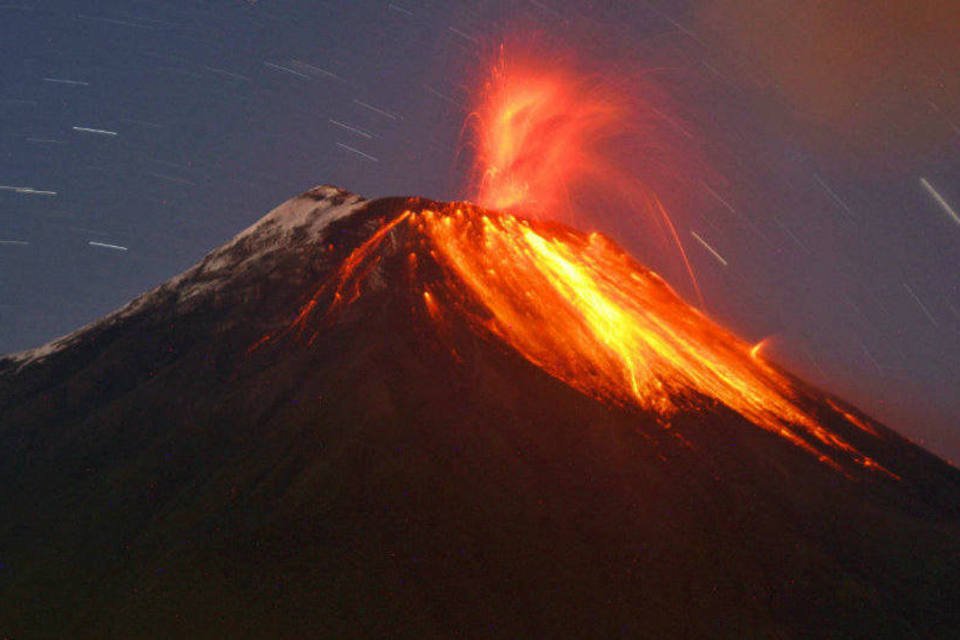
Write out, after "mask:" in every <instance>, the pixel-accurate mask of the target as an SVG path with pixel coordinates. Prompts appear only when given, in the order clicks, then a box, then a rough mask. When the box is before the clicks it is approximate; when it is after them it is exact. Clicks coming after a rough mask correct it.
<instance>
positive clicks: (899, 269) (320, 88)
mask: <svg viewBox="0 0 960 640" xmlns="http://www.w3.org/2000/svg"><path fill="white" fill-rule="evenodd" d="M823 4H830V5H833V6H830V7H824V6H821V5H823ZM880 4H881V3H862V2H838V3H818V2H814V1H813V0H802V1H800V2H787V1H786V0H763V1H761V0H740V1H736V2H735V1H733V0H699V1H693V0H688V1H682V2H681V1H677V0H670V1H666V0H651V2H649V3H645V2H633V1H630V2H628V1H625V0H624V1H621V2H594V3H590V2H567V1H563V0H526V1H519V0H518V1H516V2H504V1H497V0H480V1H477V2H442V1H439V0H437V1H433V0H426V1H425V0H398V1H397V2H369V1H353V2H347V1H342V2H311V1H288V2H265V1H263V2H226V1H225V2H162V3H157V2H134V1H124V2H119V1H114V2H111V1H101V2H85V1H78V0H70V1H68V2H67V1H49V2H33V1H31V0H22V1H20V2H18V1H17V0H11V1H10V2H8V3H4V4H0V53H2V56H0V353H5V352H12V351H17V350H21V349H25V348H29V347H33V346H37V345H39V344H41V343H43V342H46V341H48V340H50V339H52V338H54V337H57V336H59V335H62V334H64V333H68V332H70V331H72V330H74V329H76V328H77V327H79V326H81V325H83V324H85V323H87V322H90V321H92V320H95V319H96V318H98V317H100V316H102V315H104V314H105V313H107V312H109V311H111V310H113V309H115V308H117V307H119V306H121V305H123V304H124V303H125V302H126V301H128V300H129V299H131V298H132V297H134V296H136V295H137V294H139V293H141V292H143V291H144V290H147V289H149V288H152V287H154V286H156V285H157V284H159V283H160V282H162V281H164V280H166V279H167V278H169V277H171V276H173V275H175V274H177V273H179V272H181V271H183V270H184V269H186V268H187V267H189V266H190V265H192V264H193V263H195V262H196V261H197V260H199V259H200V258H201V257H202V256H203V255H204V254H206V253H207V252H208V251H210V250H211V249H213V248H215V247H217V246H218V245H220V244H222V243H224V242H226V241H227V240H229V239H230V238H231V237H232V236H233V235H235V234H236V233H238V232H239V231H240V230H242V229H243V228H245V227H246V226H248V225H250V224H251V223H253V222H254V221H256V220H257V219H258V218H259V217H261V216H262V215H264V214H265V213H266V212H267V211H268V210H269V209H271V208H273V207H274V206H275V205H277V204H279V203H280V202H282V201H283V200H286V199H287V198H289V197H291V196H293V195H295V194H297V193H300V192H302V191H304V190H306V189H308V188H310V187H312V186H314V185H317V184H322V183H332V184H336V185H338V186H341V187H343V188H346V189H348V190H350V191H354V192H357V193H360V194H362V195H365V196H367V197H375V196H385V195H414V194H416V195H424V196H428V197H433V198H437V199H456V198H465V197H468V196H469V190H468V186H467V185H468V183H469V178H470V144H469V135H465V133H464V131H465V129H464V122H465V119H466V117H467V114H468V112H469V110H470V104H471V102H472V100H473V96H474V95H475V88H476V87H477V86H478V85H479V83H480V82H482V78H483V74H484V72H485V70H486V69H487V68H488V67H489V65H490V63H491V61H492V60H493V59H494V56H495V52H496V50H497V47H498V46H499V44H500V43H501V42H502V41H504V40H505V39H507V40H510V39H511V38H513V39H517V38H520V39H523V37H524V35H525V34H527V33H529V34H535V36H536V37H535V38H533V37H532V36H531V38H530V39H531V40H535V41H537V42H540V43H542V44H543V50H544V52H545V53H544V56H545V61H546V63H549V61H550V60H551V56H552V55H554V54H553V52H556V51H558V50H560V49H562V50H563V51H565V52H566V53H567V54H568V58H565V60H566V59H569V57H570V54H571V52H572V55H573V57H575V58H577V59H578V60H579V61H580V63H581V64H582V65H583V66H584V67H586V68H588V69H590V70H591V71H592V72H593V73H595V74H596V77H597V78H599V79H600V80H601V81H603V82H607V83H611V84H617V83H619V84H621V85H624V84H629V83H630V78H632V77H636V76H635V75H634V74H636V73H638V70H640V71H642V72H644V73H645V76H644V77H647V78H649V79H650V82H652V83H655V84H656V86H657V87H658V89H660V90H662V91H663V92H664V94H665V95H668V96H669V97H670V103H671V104H673V105H675V108H676V112H675V113H673V114H671V116H672V118H671V121H674V119H675V121H676V122H683V123H684V125H683V126H684V132H685V134H684V135H685V136H686V137H688V138H689V139H690V140H691V141H692V142H691V145H694V146H695V147H696V149H697V153H696V157H697V158H698V162H696V163H690V164H689V166H687V165H686V162H685V161H684V158H688V157H692V156H688V155H679V156H677V157H678V158H679V159H678V160H677V161H676V163H677V165H678V166H676V167H668V170H669V172H670V173H671V175H672V176H673V177H674V178H675V179H674V180H673V182H671V184H672V185H673V186H672V187H670V188H666V189H665V190H664V191H662V192H661V193H660V195H661V196H662V198H663V200H664V202H665V203H666V204H667V205H668V207H669V209H670V211H671V214H672V215H673V216H674V221H675V222H676V223H677V226H678V229H679V231H680V236H681V238H682V240H683V242H684V245H685V248H686V250H687V252H688V253H689V255H690V256H691V260H692V261H693V263H694V264H693V266H694V268H695V270H696V272H697V274H698V276H699V278H700V284H701V287H702V289H703V293H704V298H705V304H706V308H707V311H708V312H709V313H710V314H711V315H713V316H714V317H716V318H718V319H719V320H721V321H722V322H724V323H726V324H727V325H729V326H731V327H732V328H733V329H735V330H736V331H737V332H738V333H739V334H741V335H742V336H743V337H745V338H746V339H748V340H752V341H758V340H760V339H762V338H769V341H768V344H767V346H766V347H765V353H766V354H767V356H768V357H770V358H771V359H773V360H775V361H777V362H779V363H781V364H783V365H785V366H786V367H787V368H789V369H790V370H792V371H794V372H796V373H798V374H799V375H801V376H802V377H805V378H806V379H808V380H810V381H811V382H813V383H814V384H817V385H819V386H821V387H823V388H826V389H828V390H830V391H831V392H833V393H836V394H838V395H840V396H841V397H844V398H846V399H848V400H850V401H852V402H853V403H854V404H857V405H859V406H860V407H862V408H863V409H865V410H866V411H868V412H869V413H871V414H873V415H874V416H875V417H877V418H879V419H881V420H883V421H885V422H886V423H888V424H889V425H890V426H892V427H893V428H895V429H897V430H898V431H900V432H901V433H903V434H904V435H906V436H907V437H909V438H911V439H913V440H915V441H917V442H920V443H922V444H924V445H926V446H927V447H929V448H931V449H932V450H933V451H935V452H937V453H940V454H941V455H944V456H946V457H947V458H949V459H952V460H954V461H957V460H960V338H958V336H960V275H958V273H960V218H958V217H957V216H958V213H957V212H958V211H960V38H957V37H956V29H955V27H956V25H958V24H960V5H958V3H955V2H949V1H942V2H941V1H936V0H926V1H921V2H914V1H911V2H907V1H905V0H895V1H892V2H886V3H882V4H883V5H884V6H882V7H881V6H869V5H880ZM701 160H702V162H701ZM637 162H640V160H638V161H637ZM628 165H629V163H628ZM705 166H708V167H709V170H707V169H705V168H704V167H705ZM627 168H628V169H629V168H631V167H630V166H627ZM636 169H637V170H638V171H642V168H641V167H639V166H638V167H636ZM596 207H597V209H598V215H597V216H596V218H594V220H595V223H594V224H593V226H595V227H596V228H598V229H599V230H601V231H605V232H607V233H608V234H610V235H611V236H613V237H614V238H615V239H617V240H618V241H620V242H621V243H622V244H623V245H624V246H626V247H627V248H628V249H630V250H631V251H632V252H633V253H634V254H635V255H636V256H637V257H638V258H639V259H640V261H641V262H644V263H646V264H648V265H650V266H651V267H653V268H654V269H655V270H657V271H659V272H661V273H662V274H663V275H664V276H665V277H666V278H667V280H668V281H669V282H671V283H672V284H674V286H675V287H676V288H677V289H678V291H679V292H680V293H681V294H682V295H684V296H685V297H687V298H688V299H689V300H691V301H693V300H694V298H693V295H692V292H691V290H690V287H689V283H688V280H687V279H686V277H685V274H684V271H683V270H682V269H681V268H680V267H679V266H678V261H677V260H676V256H675V255H671V252H670V251H669V250H668V248H665V247H663V246H662V245H659V244H657V243H655V242H650V241H646V240H645V238H644V236H643V234H642V233H641V232H638V231H636V229H638V228H642V227H638V226H637V225H635V224H634V225H633V226H631V224H633V223H632V222H630V221H632V220H633V218H631V217H630V212H625V211H622V210H615V211H614V210H606V208H605V205H604V204H603V203H597V205H596ZM631 228H632V229H634V230H633V231H628V229H631ZM694 233H695V234H696V237H698V238H702V239H703V240H704V241H706V243H707V244H708V245H709V246H710V247H711V248H712V249H713V250H714V251H716V255H714V254H713V253H711V252H710V251H708V250H707V249H706V245H702V244H701V243H700V242H699V241H698V240H697V239H696V238H695V237H694V235H693V234H694Z"/></svg>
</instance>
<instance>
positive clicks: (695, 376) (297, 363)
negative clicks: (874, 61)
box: [0, 187, 960, 638]
mask: <svg viewBox="0 0 960 640" xmlns="http://www.w3.org/2000/svg"><path fill="white" fill-rule="evenodd" d="M444 207H446V205H442V204H440V203H432V202H429V201H426V200H422V199H416V198H412V199H408V198H388V199H381V200H375V201H365V200H363V199H362V198H359V197H357V196H354V195H352V194H349V193H347V192H344V191H341V190H338V189H336V188H333V187H318V188H316V189H313V190H311V191H309V192H307V193H305V194H303V195H301V196H299V197H297V198H294V199H292V200H290V201H289V202H287V203H285V204H283V205H281V206H280V207H278V208H277V209H275V210H274V211H273V212H271V213H270V214H268V215H267V216H266V217H265V218H264V219H263V220H261V221H260V222H259V223H257V224H256V225H254V226H253V227H251V228H250V229H248V230H247V231H245V232H243V233H242V234H240V235H239V236H238V237H237V238H235V239H234V240H233V241H231V242H230V243H228V244H227V245H225V246H224V247H222V248H220V249H218V250H216V251H214V252H213V253H211V254H210V255H209V256H207V257H206V258H205V259H204V260H203V261H202V262H201V263H200V264H198V265H197V266H195V267H194V268H192V269H190V270H189V271H187V272H185V273H184V274H182V275H181V276H178V277H177V278H174V279H172V280H171V281H169V282H167V283H165V284H163V285H161V286H160V287H158V288H157V289H154V290H153V291H151V292H148V293H146V294H144V295H143V296H141V297H139V298H137V299H136V300H134V301H133V302H131V303H130V304H129V305H127V306H126V307H124V308H123V309H121V310H119V311H117V312H116V313H114V314H111V315H109V316H107V317H106V318H104V319H103V320H101V321H99V322H97V323H94V324H92V325H90V326H88V327H85V328H83V329H81V330H80V331H78V332H76V333H74V334H71V335H70V336H67V337H65V338H63V339H61V340H59V341H55V342H53V343H51V344H50V345H46V346H44V347H41V348H39V349H36V350H32V351H28V352H24V353H21V354H15V355H12V356H8V357H6V358H3V359H0V636H10V637H16V638H32V637H96V638H103V637H227V636H230V637H277V636H282V637H296V638H301V637H338V638H339V637H385V636H387V637H397V636H399V637H416V638H424V637H437V638H447V637H451V636H465V637H484V638H486V637H505V638H507V637H509V638H516V637H598V638H599V637H603V638H607V637H629V638H638V637H639V638H644V637H649V638H664V637H695V638H701V637H702V638H707V637H709V638H723V637H730V638H744V637H757V638H807V637H837V638H841V637H842V638H880V637H884V638H885V637H889V638H903V637H924V638H937V637H940V638H950V637H954V635H955V633H956V629H958V628H960V501H958V497H960V472H958V470H956V469H955V468H953V467H951V466H949V465H947V464H946V463H944V462H942V461H941V460H939V459H938V458H936V457H935V456H933V455H931V454H929V453H927V452H925V451H924V450H922V449H920V448H918V447H916V446H914V445H913V444H911V443H909V442H908V441H906V440H905V439H903V438H901V437H900V436H898V435H897V434H896V433H894V432H893V431H891V430H889V429H887V428H885V427H883V426H882V425H879V424H877V423H875V422H874V421H872V420H870V419H869V418H868V417H867V416H863V415H862V414H861V413H860V412H858V411H857V410H856V409H854V408H852V407H849V406H848V405H845V404H843V403H842V402H841V401H839V400H838V399H836V398H832V397H829V396H827V395H825V394H823V393H822V392H820V391H818V390H816V389H812V388H810V387H808V386H807V385H804V384H803V383H802V382H801V381H799V380H796V379H794V378H793V377H792V376H789V374H787V373H785V372H782V371H779V370H778V369H775V367H773V365H766V364H763V363H758V364H752V363H751V361H750V360H749V359H748V358H749V356H743V354H741V353H740V352H739V351H737V350H736V349H733V347H729V345H717V344H715V342H716V340H718V339H719V338H717V336H721V334H719V333H709V334H707V333H704V334H703V335H704V336H712V338H710V340H707V338H704V342H703V343H702V344H698V343H696V342H691V340H692V338H689V337H688V333H682V335H681V333H677V334H676V335H677V336H679V337H677V338H676V341H677V344H681V343H682V344H683V345H686V347H685V348H688V350H687V351H683V352H682V353H681V352H679V351H676V350H674V351H671V352H670V353H672V354H674V355H675V356H676V358H678V359H676V360H670V361H669V362H668V363H667V364H669V365H670V366H671V367H673V368H672V369H670V371H671V372H674V373H671V374H670V375H676V376H680V377H678V378H676V379H677V380H682V381H684V382H683V384H689V385H690V389H691V390H689V391H686V392H684V393H682V394H679V395H678V393H677V392H675V390H674V389H673V387H670V386H669V385H665V386H664V389H666V390H667V391H669V394H668V395H664V396H662V397H661V396H660V395H656V394H654V395H652V396H649V397H651V398H654V399H653V400H650V401H649V402H647V404H644V402H633V401H632V400H630V399H629V398H627V399H624V397H621V396H618V395H617V392H616V390H615V389H616V388H615V387H614V386H612V385H614V382H610V381H611V380H614V381H616V380H617V378H615V377H614V378H610V377H609V376H606V374H605V371H606V370H605V369H604V368H603V367H604V366H606V365H605V361H592V360H591V361H589V362H588V364H587V365H583V366H586V368H585V369H582V368H578V367H581V365H582V363H581V362H580V361H579V360H575V359H570V358H567V357H566V356H564V357H563V358H561V357H559V356H558V357H557V358H554V357H553V355H552V354H559V353H561V351H562V349H561V347H562V346H563V345H562V341H560V340H558V341H552V342H543V341H542V340H540V338H541V337H542V336H541V335H540V334H539V333H537V335H533V336H529V335H526V334H517V333H515V332H511V331H510V326H512V325H509V324H508V323H507V322H506V321H502V322H499V323H498V322H497V321H496V317H494V318H492V319H491V317H489V316H490V312H489V309H487V308H486V307H484V305H483V301H482V300H480V299H479V298H478V297H477V296H478V295H479V294H478V293H477V292H478V291H481V289H477V288H471V287H469V286H460V284H458V283H460V282H468V280H469V278H471V277H473V276H472V275H471V274H475V270H472V269H471V264H472V263H471V262H469V261H467V260H465V259H460V261H459V262H455V261H454V260H453V259H452V258H451V257H450V256H452V255H454V254H453V253H449V254H441V253H440V252H439V250H438V249H437V246H439V245H431V244H430V243H429V242H428V241H427V240H425V238H426V239H433V240H431V241H439V240H437V238H440V236H439V235H437V234H436V233H434V234H433V235H431V233H432V232H430V231H429V229H427V230H426V231H425V230H424V229H423V228H421V227H418V226H417V225H418V224H427V223H428V222H424V221H429V216H428V215H426V214H425V213H423V212H424V211H425V210H427V209H429V210H436V211H439V210H441V209H444ZM407 211H409V212H411V213H410V214H407V215H408V217H407V218H405V219H404V220H403V222H402V223H398V222H397V221H398V220H399V218H400V217H401V216H403V215H404V212H407ZM459 215H463V216H467V218H469V219H470V220H472V221H473V222H475V223H476V225H478V228H481V227H482V228H486V227H484V225H487V224H493V225H498V224H501V223H502V220H503V219H502V218H500V217H498V216H499V214H496V213H492V212H486V213H484V212H478V211H473V210H470V211H467V212H465V213H463V214H459ZM484 220H486V221H487V222H484ZM490 221H492V222H490ZM439 222H440V223H442V224H450V225H456V224H458V223H457V222H456V219H455V218H454V219H452V222H450V223H444V222H443V221H442V220H440V221H439ZM430 224H432V223H430ZM438 224H439V223H438ZM442 224H441V225H440V226H438V227H437V228H438V229H442V228H443V227H442ZM511 224H512V223H511ZM545 228H546V227H545ZM551 228H553V227H551ZM553 232H555V233H557V234H565V235H563V237H564V238H568V239H569V240H570V242H580V240H578V238H579V239H582V242H583V243H584V246H586V245H587V244H588V243H591V242H598V241H596V240H595V239H589V238H588V237H587V236H585V235H584V234H578V232H575V231H573V230H568V229H560V228H554V231H552V232H551V233H553ZM543 233H546V231H544V232H543ZM459 237H460V238H461V239H463V238H472V237H473V236H471V235H463V236H459ZM558 237H559V236H558ZM447 246H452V245H447ZM457 246H460V245H457ZM531 246H535V245H531ZM578 246H579V245H578ZM604 250H605V249H604ZM524 251H526V249H524ZM456 255H457V256H459V255H460V254H456ZM518 255H519V254H518ZM523 255H527V253H523ZM604 255H606V254H604ZM411 256H413V257H411ZM517 259H520V258H517ZM414 265H415V268H414ZM483 268H484V269H486V270H488V271H489V270H490V269H493V267H488V266H486V265H484V266H483ZM631 268H634V267H633V266H631ZM505 269H506V265H504V267H503V268H500V269H494V270H495V271H497V273H499V274H500V275H503V274H504V273H505ZM637 269H639V267H637ZM637 273H639V274H641V275H638V276H637V278H635V279H636V281H637V282H638V283H639V284H638V286H640V285H643V286H644V287H648V288H647V289H644V290H645V291H646V290H649V291H651V292H653V293H656V295H658V296H661V297H662V299H663V300H664V301H665V302H664V304H667V303H669V304H671V305H673V304H674V303H673V302H672V299H671V298H669V296H668V295H667V293H663V292H664V291H666V290H667V289H666V288H665V285H660V284H656V282H655V278H654V277H653V276H649V277H647V276H646V275H644V274H642V273H641V272H640V271H637ZM537 295H539V294H537V293H536V292H533V293H531V294H530V297H532V298H536V297H537ZM544 295H545V294H544ZM538 299H541V298H538ZM598 300H599V299H598ZM550 308H553V307H550ZM498 309H499V307H498ZM537 309H540V307H527V306H523V305H520V304H519V303H518V305H514V306H512V307H510V309H509V311H510V313H514V315H516V317H522V318H526V319H527V320H529V321H531V322H532V321H533V319H534V316H531V315H530V314H535V313H538V311H537ZM682 313H683V314H684V315H681V316H680V317H681V318H682V319H683V323H684V324H683V326H685V327H687V326H689V325H690V323H693V322H695V320H694V319H693V318H694V317H695V316H694V315H689V314H688V312H687V311H683V312H682ZM485 314H486V315H485ZM497 317H500V316H497ZM502 317H508V316H502ZM509 317H511V318H512V317H514V316H513V315H511V316H509ZM605 317H606V316H605ZM540 320H543V318H540ZM547 320H550V323H549V326H566V325H561V324H560V322H561V318H560V317H559V316H558V317H556V318H550V317H549V314H547ZM554 320H555V322H554ZM621 324H622V323H620V322H619V320H618V322H615V323H613V326H615V327H620V326H621ZM570 326H573V325H570ZM678 331H679V330H678ZM685 331H686V329H685ZM691 331H692V330H691ZM711 331H713V330H712V329H711ZM540 333H542V332H540ZM618 335H619V334H618ZM658 335H659V334H658ZM689 335H695V334H694V333H689ZM696 335H700V334H696ZM588 337H589V336H588ZM634 337H635V336H627V338H629V339H634ZM584 339H586V338H584ZM651 340H653V338H651ZM711 340H712V341H711ZM731 340H733V338H732V337H731ZM571 342H573V338H571ZM655 342H656V344H658V345H659V344H662V341H660V340H659V339H657V340H656V341H655ZM585 344H586V343H585ZM590 344H592V343H590ZM731 344H732V343H731ZM544 345H546V346H544ZM734 352H735V353H734ZM564 353H565V352H564ZM713 353H716V354H720V355H723V357H725V358H727V357H729V358H731V360H730V362H734V363H735V365H736V368H735V369H729V370H727V369H723V370H722V371H721V370H720V369H717V366H719V365H716V366H715V365H714V364H711V363H710V362H713V361H710V362H708V363H707V364H703V363H704V362H705V361H703V360H702V359H700V357H701V356H704V354H713ZM677 354H679V355H677ZM691 354H692V355H691ZM651 357H653V356H651ZM657 357H660V356H659V355H658V356H657ZM671 357H674V356H671ZM718 357H719V356H718ZM668 360H669V359H668ZM665 362H666V360H665ZM676 362H680V363H681V365H682V366H680V365H676V364H675V363H676ZM571 363H572V364H571ZM574 365H576V366H574ZM665 366H666V365H665ZM731 366H732V365H731ZM698 367H705V368H704V369H703V373H702V374H701V373H698V371H700V369H699V368H698ZM664 370H665V371H666V369H664ZM674 370H675V371H674ZM570 371H578V372H579V371H584V372H586V373H585V374H584V375H585V376H586V377H584V378H577V379H574V378H571V377H570V375H571V374H570V373H569V372H570ZM613 371H614V372H615V373H616V369H613ZM718 371H719V373H717V372H718ZM741 371H742V372H747V373H745V374H744V375H745V376H747V377H745V378H743V380H740V378H736V379H735V374H736V373H737V372H741ZM757 371H759V372H761V373H756V372H757ZM748 374H749V375H748ZM711 376H713V377H711ZM751 376H754V377H756V379H754V377H751ZM714 378H716V380H715V379H714ZM670 379H671V380H672V379H673V378H670ZM581 380H589V381H590V383H589V384H587V383H586V382H581ZM664 380H666V378H664ZM717 380H719V381H720V382H717ZM731 380H733V382H731ZM774 382H776V384H777V385H780V386H776V388H775V390H776V389H780V388H781V387H782V388H783V389H786V391H784V392H783V393H784V394H785V395H779V394H780V392H779V391H777V395H771V396H756V397H757V398H761V400H757V401H756V402H752V401H751V402H748V403H746V404H741V402H740V400H738V398H736V397H735V395H734V394H729V393H727V391H725V389H727V388H728V387H731V385H733V387H732V388H736V389H740V393H741V395H743V396H744V398H745V400H744V402H746V401H747V400H750V398H753V397H754V395H755V394H756V393H760V391H758V390H761V391H762V390H765V389H768V388H770V389H774V387H773V386H771V385H774ZM694 383H696V385H695V384H694ZM721 383H722V384H721ZM678 384H679V383H678ZM718 385H720V386H718ZM723 385H727V386H723ZM738 385H739V386H738ZM595 389H599V390H600V391H598V392H594V390H595ZM611 389H612V391H611ZM657 389H660V387H659V386H658V387H657ZM717 389H719V391H716V390H717ZM638 393H639V392H638ZM664 393H666V391H665V392H664ZM764 393H766V392H764ZM771 393H773V392H771ZM725 394H726V395H725ZM637 397H640V398H644V399H646V398H648V396H646V395H638V396H637ZM668 397H669V398H670V401H669V404H670V407H669V411H668V410H667V408H666V407H665V404H664V403H665V402H667V401H666V400H665V399H664V398H668ZM784 398H786V400H784ZM767 400H769V402H771V403H774V404H776V403H786V404H783V405H782V409H781V410H780V411H779V413H776V414H775V415H774V414H772V413H771V414H770V415H768V414H767V413H766V411H767V410H768V409H767V408H764V407H767V406H768V405H765V404H764V402H765V401H767ZM645 401H646V400H645ZM757 403H760V404H757ZM774 404H771V405H769V406H774ZM777 406H780V405H777ZM758 407H759V408H758ZM769 411H773V409H769ZM783 416H786V417H783ZM804 421H809V425H807V426H803V424H802V423H803V422H804ZM768 422H769V424H768ZM761 423H762V424H761Z"/></svg>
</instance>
